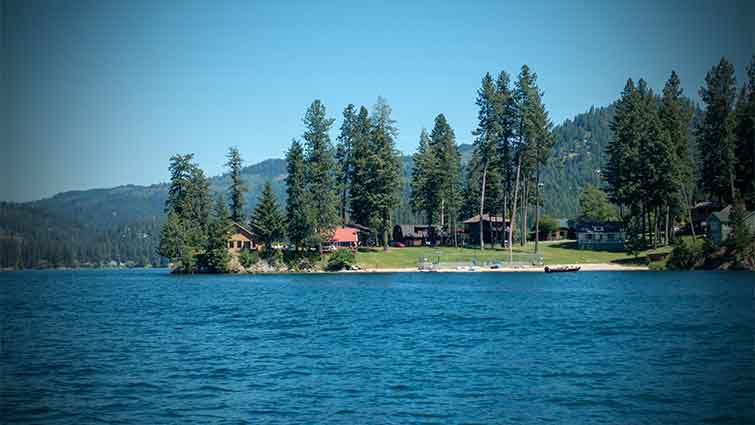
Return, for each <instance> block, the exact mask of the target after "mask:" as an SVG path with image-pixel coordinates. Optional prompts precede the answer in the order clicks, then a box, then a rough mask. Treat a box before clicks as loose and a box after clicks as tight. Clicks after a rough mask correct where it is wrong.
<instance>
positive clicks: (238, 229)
mask: <svg viewBox="0 0 755 425" xmlns="http://www.w3.org/2000/svg"><path fill="white" fill-rule="evenodd" d="M231 225H232V226H233V228H234V231H235V232H236V233H241V234H242V235H244V236H246V237H247V238H248V239H249V240H254V233H252V231H251V230H249V229H247V228H246V227H244V226H242V225H240V224H239V223H236V222H235V221H234V222H233V223H231Z"/></svg>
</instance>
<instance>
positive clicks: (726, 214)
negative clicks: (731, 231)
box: [708, 205, 755, 223]
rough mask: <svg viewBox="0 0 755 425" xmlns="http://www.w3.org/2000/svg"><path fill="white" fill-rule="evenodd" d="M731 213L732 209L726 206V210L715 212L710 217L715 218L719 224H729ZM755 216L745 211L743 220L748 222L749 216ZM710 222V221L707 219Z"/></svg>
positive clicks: (751, 212)
mask: <svg viewBox="0 0 755 425" xmlns="http://www.w3.org/2000/svg"><path fill="white" fill-rule="evenodd" d="M732 212H733V208H732V206H731V205H729V206H727V207H726V208H724V209H722V210H721V211H717V212H714V213H712V214H711V216H713V217H716V218H717V219H718V221H720V222H721V223H729V222H731V213H732ZM753 214H755V212H753V211H745V214H744V219H745V220H748V219H749V218H750V216H752V215H753ZM708 220H709V221H710V219H708Z"/></svg>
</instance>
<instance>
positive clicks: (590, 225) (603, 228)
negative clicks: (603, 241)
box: [577, 221, 624, 233]
mask: <svg viewBox="0 0 755 425" xmlns="http://www.w3.org/2000/svg"><path fill="white" fill-rule="evenodd" d="M623 227H624V225H623V223H621V222H620V221H589V222H584V223H578V224H577V232H578V233H619V232H621V229H622V228H623Z"/></svg>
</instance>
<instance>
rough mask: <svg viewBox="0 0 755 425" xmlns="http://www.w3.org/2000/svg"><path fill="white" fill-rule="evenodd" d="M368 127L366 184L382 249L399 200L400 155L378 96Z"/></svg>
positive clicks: (390, 120)
mask: <svg viewBox="0 0 755 425" xmlns="http://www.w3.org/2000/svg"><path fill="white" fill-rule="evenodd" d="M370 122H371V124H372V125H371V131H370V145H371V148H370V156H369V160H368V170H369V174H370V175H371V178H370V179H369V182H370V184H369V185H368V189H369V197H370V201H371V202H370V203H371V206H372V208H373V209H374V211H375V212H376V214H377V227H378V231H379V233H380V235H381V238H382V244H383V249H385V250H387V249H388V241H389V239H390V236H389V233H390V229H391V213H392V211H393V210H394V209H395V208H396V207H397V206H398V204H399V201H400V199H399V189H400V188H401V156H400V154H399V152H398V151H397V150H396V142H395V138H396V136H397V135H398V129H397V128H396V122H395V120H393V118H391V107H390V106H389V105H388V103H387V102H386V101H385V99H383V98H382V97H378V99H377V102H376V103H375V106H374V110H373V114H372V117H371V119H370Z"/></svg>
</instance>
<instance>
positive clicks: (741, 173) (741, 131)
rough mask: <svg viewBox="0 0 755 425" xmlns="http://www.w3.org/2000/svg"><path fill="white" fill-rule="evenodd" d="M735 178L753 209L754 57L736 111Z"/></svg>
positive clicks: (737, 186)
mask: <svg viewBox="0 0 755 425" xmlns="http://www.w3.org/2000/svg"><path fill="white" fill-rule="evenodd" d="M736 116H737V120H736V121H737V122H736V148H735V154H736V157H737V162H738V164H737V168H736V172H737V176H736V180H735V182H734V184H735V186H736V188H737V190H739V192H740V194H741V197H742V199H744V200H745V202H746V203H747V204H748V206H749V207H750V208H752V209H755V56H753V58H752V61H751V62H750V64H749V66H748V67H747V82H746V83H745V84H744V85H743V87H742V90H741V91H740V95H739V99H738V101H737V109H736Z"/></svg>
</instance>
